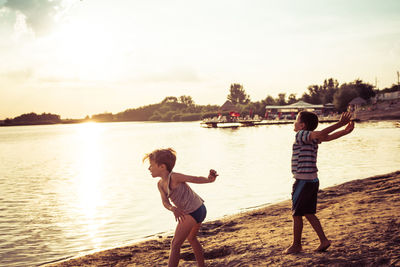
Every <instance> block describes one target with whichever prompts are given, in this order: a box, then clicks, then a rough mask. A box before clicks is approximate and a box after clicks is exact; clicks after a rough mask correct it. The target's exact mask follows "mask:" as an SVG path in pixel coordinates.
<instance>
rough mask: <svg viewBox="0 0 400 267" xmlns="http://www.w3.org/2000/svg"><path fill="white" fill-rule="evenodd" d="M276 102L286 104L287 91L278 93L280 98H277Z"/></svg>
mask: <svg viewBox="0 0 400 267" xmlns="http://www.w3.org/2000/svg"><path fill="white" fill-rule="evenodd" d="M276 103H277V104H278V105H281V106H282V105H286V94H285V93H280V94H278V98H277V99H276Z"/></svg>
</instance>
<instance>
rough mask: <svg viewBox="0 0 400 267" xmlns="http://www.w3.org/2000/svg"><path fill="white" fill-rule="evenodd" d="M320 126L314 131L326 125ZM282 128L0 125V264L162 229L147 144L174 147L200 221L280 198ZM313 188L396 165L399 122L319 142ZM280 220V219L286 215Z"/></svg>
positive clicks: (287, 176)
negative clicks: (195, 180)
mask: <svg viewBox="0 0 400 267" xmlns="http://www.w3.org/2000/svg"><path fill="white" fill-rule="evenodd" d="M326 126H327V124H321V125H320V126H319V128H322V127H326ZM294 134H295V133H294V132H293V126H292V125H279V126H278V125H275V126H258V127H243V128H238V129H213V128H212V129H206V128H201V127H200V124H199V122H188V123H136V122H127V123H98V124H95V123H87V124H73V125H49V126H23V127H1V128H0V162H1V165H0V188H1V194H0V266H28V265H29V266H31V265H39V264H42V263H46V262H50V261H54V260H59V259H62V258H67V257H72V256H77V255H81V254H87V253H90V252H93V251H96V250H102V249H107V248H111V247H116V246H122V245H126V244H130V243H133V242H135V241H137V240H140V239H141V238H144V237H146V236H149V235H153V234H156V233H160V232H169V231H172V230H173V229H174V227H175V220H174V216H173V215H172V213H171V212H169V211H167V210H166V209H165V208H164V207H163V206H162V204H161V199H160V195H159V192H158V190H157V185H156V183H157V180H158V179H157V178H152V177H151V176H150V174H149V171H148V170H147V168H148V164H147V163H142V161H141V160H142V158H143V156H144V154H145V153H147V152H151V151H152V150H154V149H156V148H165V147H173V148H174V149H175V150H176V151H177V162H176V166H175V171H177V172H182V173H186V174H191V175H202V176H206V175H207V174H208V171H209V169H210V168H214V169H216V170H217V171H218V173H219V174H220V176H218V178H217V181H216V182H215V183H211V184H201V185H198V184H192V185H191V186H192V188H193V189H194V190H195V191H196V192H197V193H198V194H199V195H200V196H202V198H204V199H205V201H206V202H205V204H206V206H207V209H208V216H207V220H213V219H217V218H221V217H223V216H224V215H229V214H233V213H238V212H241V211H243V210H247V209H249V208H252V207H257V206H260V205H264V204H268V203H274V202H278V201H281V200H285V199H289V198H290V191H291V186H292V183H293V179H292V178H291V173H290V158H291V146H292V143H293V140H294ZM318 167H319V177H320V183H321V188H324V187H327V186H331V185H335V184H340V183H343V182H346V181H349V180H354V179H359V178H366V177H369V176H373V175H377V174H383V173H388V172H392V171H395V170H398V169H400V128H396V127H395V123H394V122H390V121H386V122H368V123H358V124H356V129H355V130H354V132H353V133H352V134H351V135H348V136H345V137H343V138H341V139H338V140H335V141H332V142H328V143H323V144H321V145H320V148H319V155H318ZM288 216H290V215H289V214H288Z"/></svg>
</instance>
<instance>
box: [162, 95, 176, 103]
mask: <svg viewBox="0 0 400 267" xmlns="http://www.w3.org/2000/svg"><path fill="white" fill-rule="evenodd" d="M176 102H178V98H176V97H175V96H167V97H166V98H164V100H163V101H162V102H161V103H176Z"/></svg>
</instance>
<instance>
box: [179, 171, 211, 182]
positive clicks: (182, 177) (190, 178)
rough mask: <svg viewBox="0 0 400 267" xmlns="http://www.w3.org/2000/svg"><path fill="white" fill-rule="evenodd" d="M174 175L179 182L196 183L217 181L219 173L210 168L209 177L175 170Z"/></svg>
mask: <svg viewBox="0 0 400 267" xmlns="http://www.w3.org/2000/svg"><path fill="white" fill-rule="evenodd" d="M172 175H173V177H172V179H174V180H175V181H176V182H178V183H184V182H189V183H195V184H205V183H212V182H214V181H215V179H216V178H217V176H218V174H217V172H216V171H215V170H210V173H209V175H208V177H202V176H191V175H185V174H182V173H175V172H174V173H173V174H172Z"/></svg>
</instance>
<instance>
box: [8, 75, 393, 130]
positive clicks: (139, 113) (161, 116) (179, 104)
mask: <svg viewBox="0 0 400 267" xmlns="http://www.w3.org/2000/svg"><path fill="white" fill-rule="evenodd" d="M398 90H400V87H399V85H393V86H392V87H390V88H385V89H384V90H382V91H380V92H393V91H398ZM377 92H378V91H377V90H374V86H373V85H371V84H369V83H365V82H363V81H362V80H360V79H357V80H355V81H353V82H350V83H343V84H341V85H340V84H339V83H338V81H337V80H336V79H333V78H329V79H326V80H324V82H323V84H321V85H310V86H308V88H307V91H306V92H305V93H303V95H302V96H301V97H299V98H297V96H296V94H289V95H288V96H287V95H286V93H279V94H278V96H277V97H272V96H271V95H267V96H266V98H265V99H263V100H261V101H255V102H252V101H251V99H250V96H249V95H248V94H247V93H246V91H245V89H244V87H243V85H241V84H238V83H233V84H231V85H230V88H229V94H228V95H227V100H229V101H231V102H232V103H233V104H234V105H236V107H237V109H238V111H239V113H240V114H241V115H243V116H245V115H248V114H250V113H252V114H253V115H255V114H258V115H259V116H261V117H263V116H264V114H265V106H267V105H270V106H274V105H275V106H277V105H288V104H293V103H296V102H298V101H299V100H302V101H305V102H307V103H311V104H327V103H333V104H334V105H335V108H336V109H337V110H338V112H342V111H345V110H346V109H347V106H348V103H349V102H350V101H351V100H352V99H354V98H356V97H361V98H363V99H365V100H366V101H369V100H370V98H371V97H373V96H375V94H376V93H377ZM221 104H222V103H221ZM219 107H220V106H219V105H197V104H195V102H194V100H193V98H192V97H191V96H187V95H183V96H180V97H175V96H167V97H165V99H164V100H162V101H161V102H160V103H156V104H150V105H145V106H141V107H139V108H132V109H127V110H125V111H123V112H119V113H116V114H112V113H108V112H105V113H101V114H95V115H92V116H91V117H89V116H87V117H86V118H85V119H78V120H61V119H60V116H59V115H56V114H50V113H43V114H41V115H38V114H35V113H28V114H23V115H21V116H18V117H16V118H13V119H9V118H7V119H6V120H5V121H4V122H3V123H2V125H21V124H51V123H75V122H82V121H87V120H89V119H91V120H93V121H98V122H113V121H197V120H201V119H203V118H205V117H214V116H217V115H218V114H219V112H220V111H219ZM224 115H226V114H224Z"/></svg>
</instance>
